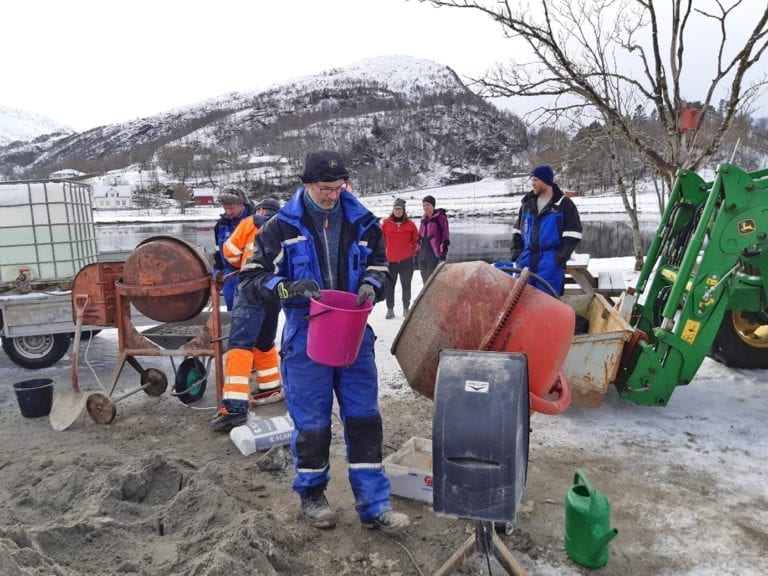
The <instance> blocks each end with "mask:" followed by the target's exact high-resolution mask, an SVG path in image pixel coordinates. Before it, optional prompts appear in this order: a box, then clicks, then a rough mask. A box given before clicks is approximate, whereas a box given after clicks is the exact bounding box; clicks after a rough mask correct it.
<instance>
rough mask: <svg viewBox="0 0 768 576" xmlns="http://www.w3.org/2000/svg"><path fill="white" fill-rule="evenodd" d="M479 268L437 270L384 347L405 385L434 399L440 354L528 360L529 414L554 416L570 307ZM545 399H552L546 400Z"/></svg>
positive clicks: (561, 394) (562, 388) (464, 265)
mask: <svg viewBox="0 0 768 576" xmlns="http://www.w3.org/2000/svg"><path fill="white" fill-rule="evenodd" d="M527 276H528V274H527V271H524V272H523V274H521V277H520V278H514V277H512V276H510V275H509V274H507V273H506V272H503V271H502V270H499V269H497V268H494V267H493V266H491V265H490V264H488V263H486V262H479V261H478V262H461V263H455V264H442V265H440V266H439V267H438V268H437V269H436V270H435V272H434V273H433V274H432V276H431V277H430V279H429V280H428V282H427V284H426V285H425V286H424V288H423V289H422V291H421V293H420V294H419V296H418V298H417V299H416V301H415V302H414V304H413V307H412V308H411V311H410V313H409V314H408V317H407V318H406V319H405V320H404V321H403V324H402V326H401V327H400V331H399V332H398V334H397V337H396V338H395V341H394V343H393V344H392V353H393V354H394V355H395V357H396V358H397V361H398V363H399V364H400V367H401V368H402V369H403V373H404V374H405V378H406V380H407V381H408V384H409V385H410V386H411V388H413V389H414V390H416V391H417V392H419V393H420V394H423V395H424V396H426V397H428V398H433V397H434V390H435V377H436V374H437V365H438V354H439V352H440V350H444V349H455V350H489V351H496V352H519V353H523V354H525V355H526V356H527V357H528V386H529V390H530V400H531V409H532V410H535V411H537V412H543V413H546V414H557V413H559V412H562V411H563V410H565V409H566V408H567V407H568V405H569V404H570V387H569V385H568V381H567V380H566V378H565V376H564V375H563V374H562V373H561V370H562V366H563V363H564V361H565V357H566V356H567V354H568V350H569V348H570V345H571V341H572V339H573V329H574V324H575V319H576V315H575V312H574V311H573V309H572V308H571V307H570V306H568V305H567V304H565V303H563V302H561V301H560V300H558V299H557V298H554V297H552V296H550V295H548V294H546V293H544V292H542V291H541V290H538V289H537V288H534V287H532V286H528V285H527V282H526V280H527ZM552 394H554V395H555V396H556V398H555V399H553V398H552Z"/></svg>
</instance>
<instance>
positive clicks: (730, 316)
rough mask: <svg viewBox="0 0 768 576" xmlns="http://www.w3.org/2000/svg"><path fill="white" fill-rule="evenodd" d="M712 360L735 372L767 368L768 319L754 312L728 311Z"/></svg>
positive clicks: (718, 333) (715, 342)
mask: <svg viewBox="0 0 768 576" xmlns="http://www.w3.org/2000/svg"><path fill="white" fill-rule="evenodd" d="M709 356H711V357H712V358H714V359H715V360H717V361H718V362H722V363H723V364H725V365H726V366H733V367H735V368H768V319H766V317H765V315H764V314H755V313H754V312H745V311H743V310H729V311H727V312H726V313H725V317H724V318H723V321H722V323H721V324H720V330H719V331H718V332H717V336H716V337H715V341H714V342H713V343H712V348H711V349H710V351H709Z"/></svg>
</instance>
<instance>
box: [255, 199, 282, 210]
mask: <svg viewBox="0 0 768 576" xmlns="http://www.w3.org/2000/svg"><path fill="white" fill-rule="evenodd" d="M259 208H264V210H269V211H271V212H278V211H279V210H280V200H278V199H277V198H274V197H272V196H267V197H266V198H264V200H262V201H261V202H259V203H258V204H256V209H257V210H258V209H259Z"/></svg>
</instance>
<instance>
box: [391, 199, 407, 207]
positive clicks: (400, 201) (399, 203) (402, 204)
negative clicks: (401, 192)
mask: <svg viewBox="0 0 768 576" xmlns="http://www.w3.org/2000/svg"><path fill="white" fill-rule="evenodd" d="M398 206H400V208H405V200H403V199H402V198H395V203H394V207H395V208H397V207H398Z"/></svg>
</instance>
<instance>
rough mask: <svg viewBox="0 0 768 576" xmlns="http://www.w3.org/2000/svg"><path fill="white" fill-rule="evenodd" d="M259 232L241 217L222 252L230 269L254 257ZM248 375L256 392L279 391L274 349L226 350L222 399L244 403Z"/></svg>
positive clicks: (278, 373)
mask: <svg viewBox="0 0 768 576" xmlns="http://www.w3.org/2000/svg"><path fill="white" fill-rule="evenodd" d="M258 232H259V229H258V228H257V227H256V223H255V222H254V219H253V217H248V218H244V219H243V220H242V221H241V222H240V223H239V224H238V225H237V228H235V231H234V232H232V235H231V236H230V237H229V239H228V240H227V241H226V242H225V243H224V245H223V246H222V252H223V254H224V257H225V258H226V259H227V262H229V263H230V264H231V265H232V266H233V267H235V268H241V267H242V265H243V264H244V263H245V262H246V261H247V260H248V258H250V257H251V254H253V244H254V242H255V240H256V234H258ZM251 372H255V373H256V384H257V387H258V390H257V391H265V390H272V389H277V388H280V386H281V382H280V359H279V356H278V354H277V348H276V347H274V346H273V347H272V348H271V349H270V350H268V351H267V352H263V351H261V350H259V349H258V348H253V349H252V350H242V349H239V348H233V349H230V350H228V351H227V356H226V360H225V364H224V390H223V398H224V399H225V400H226V399H229V400H236V401H244V402H247V401H248V399H249V398H250V394H251V385H250V378H251Z"/></svg>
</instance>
